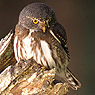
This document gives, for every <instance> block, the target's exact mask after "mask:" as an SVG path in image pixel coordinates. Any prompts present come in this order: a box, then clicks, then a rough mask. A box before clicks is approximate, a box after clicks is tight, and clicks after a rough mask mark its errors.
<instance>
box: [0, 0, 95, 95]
mask: <svg viewBox="0 0 95 95" xmlns="http://www.w3.org/2000/svg"><path fill="white" fill-rule="evenodd" d="M33 2H43V3H46V4H47V5H49V6H51V7H52V8H53V9H54V10H55V12H56V15H57V19H58V21H59V22H60V23H61V24H62V25H63V26H64V27H65V29H66V31H67V36H68V47H69V51H70V55H71V62H70V64H69V67H70V69H71V71H72V72H73V73H74V74H75V75H76V77H77V78H78V79H79V80H80V81H81V83H82V87H81V89H79V90H78V91H73V90H71V91H70V93H69V95H95V92H94V90H95V82H94V80H95V70H94V69H95V56H94V53H95V50H94V49H95V33H94V32H95V31H94V30H95V29H94V26H95V23H94V22H95V19H94V17H95V16H94V15H95V8H94V6H95V3H94V0H0V39H1V38H2V37H4V36H5V35H6V34H7V33H8V32H9V31H10V30H11V29H14V27H15V25H16V24H17V21H18V16H19V13H20V11H21V10H22V9H23V7H25V6H26V5H27V4H30V3H33Z"/></svg>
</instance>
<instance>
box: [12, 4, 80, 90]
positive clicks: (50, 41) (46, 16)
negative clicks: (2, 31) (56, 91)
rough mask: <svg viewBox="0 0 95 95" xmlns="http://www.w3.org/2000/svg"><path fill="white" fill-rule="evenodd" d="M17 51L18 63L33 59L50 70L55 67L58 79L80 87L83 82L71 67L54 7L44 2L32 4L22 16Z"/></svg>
mask: <svg viewBox="0 0 95 95" xmlns="http://www.w3.org/2000/svg"><path fill="white" fill-rule="evenodd" d="M14 53H15V58H16V60H17V62H19V61H20V60H30V59H32V58H33V59H34V60H35V61H36V62H37V64H40V65H41V66H42V67H45V68H47V69H52V68H55V69H56V79H58V80H60V81H62V82H63V81H66V82H67V83H68V85H69V86H70V87H71V88H72V89H74V90H77V89H78V88H80V87H81V83H80V82H79V81H78V80H77V79H76V78H75V77H74V75H73V74H72V72H71V71H70V70H69V68H68V64H69V59H70V57H69V52H68V47H67V36H66V32H65V29H64V27H63V26H62V25H61V24H60V23H59V22H58V21H57V18H56V15H55V12H54V10H53V9H52V8H51V7H49V6H47V5H45V4H44V3H32V4H29V5H28V6H26V7H25V8H24V9H23V10H22V11H21V13H20V15H19V20H18V23H17V25H16V27H15V36H14Z"/></svg>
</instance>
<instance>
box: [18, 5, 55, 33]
mask: <svg viewBox="0 0 95 95" xmlns="http://www.w3.org/2000/svg"><path fill="white" fill-rule="evenodd" d="M55 23H56V16H55V13H54V11H53V9H52V8H50V7H48V6H46V5H45V4H43V3H40V4H39V3H34V4H32V5H31V4H30V5H28V6H26V7H25V8H24V9H23V10H22V11H21V13H20V16H19V22H18V24H20V25H21V26H23V27H24V28H26V29H33V30H35V31H36V30H39V31H40V30H42V31H43V32H45V31H46V29H48V28H50V27H52V26H53V25H54V24H55Z"/></svg>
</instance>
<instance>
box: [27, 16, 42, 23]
mask: <svg viewBox="0 0 95 95" xmlns="http://www.w3.org/2000/svg"><path fill="white" fill-rule="evenodd" d="M26 18H29V19H32V20H34V19H36V20H38V21H39V22H41V21H40V20H39V19H37V18H32V17H29V16H26Z"/></svg>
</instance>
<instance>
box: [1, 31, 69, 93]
mask: <svg viewBox="0 0 95 95" xmlns="http://www.w3.org/2000/svg"><path fill="white" fill-rule="evenodd" d="M4 43H6V46H4ZM1 49H2V50H1ZM2 58H3V59H2ZM0 72H1V74H0V95H28V94H29V95H67V93H68V92H69V90H68V89H69V86H68V84H66V83H64V84H63V83H54V82H53V81H54V80H55V79H54V77H55V74H56V70H55V69H51V70H46V69H43V67H41V66H40V65H39V64H37V63H36V62H35V61H34V60H33V59H31V60H28V61H23V60H22V61H21V62H19V63H16V60H15V57H14V54H13V33H12V32H10V33H9V34H8V35H7V36H6V37H5V38H4V39H3V40H1V41H0Z"/></svg>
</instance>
